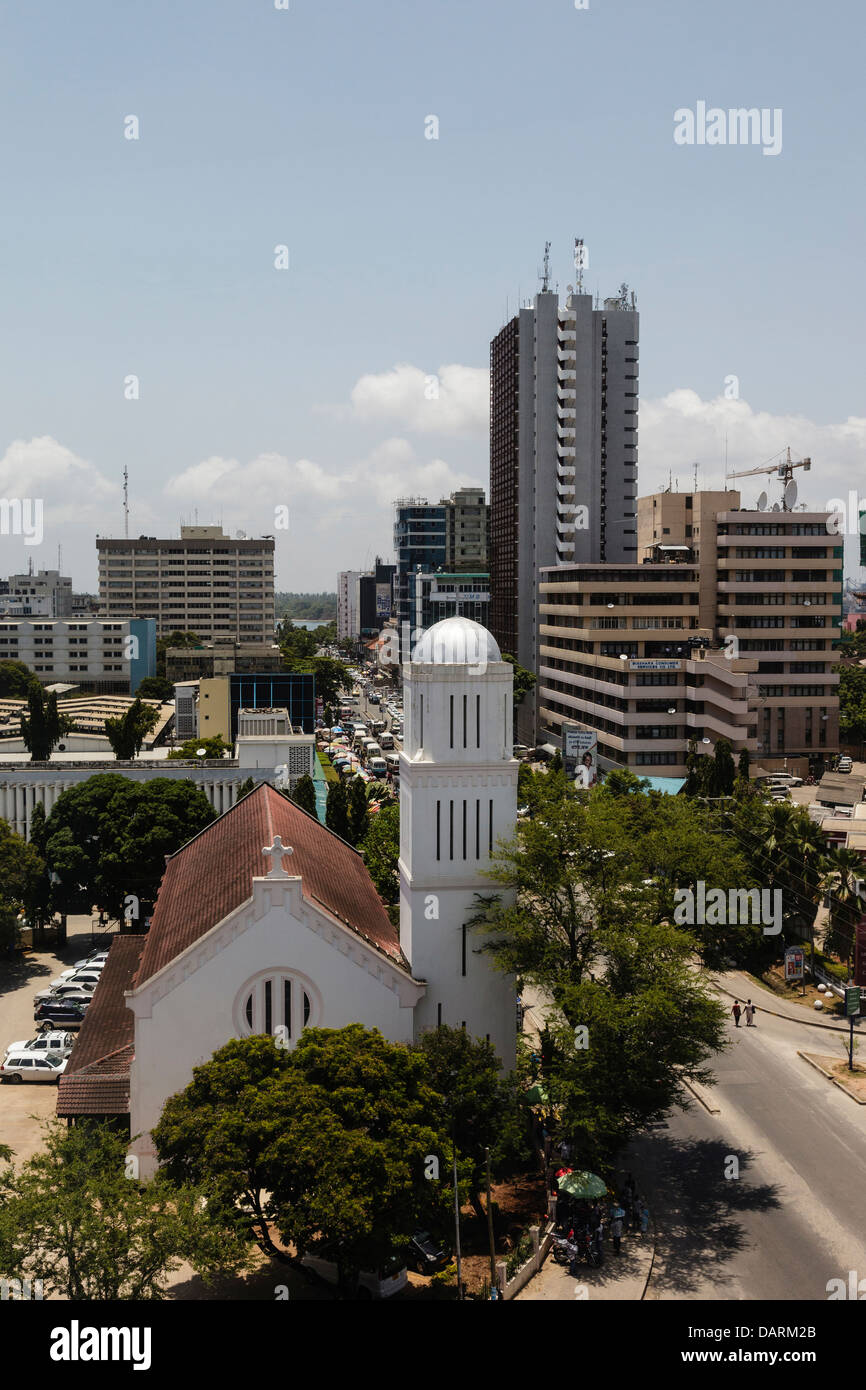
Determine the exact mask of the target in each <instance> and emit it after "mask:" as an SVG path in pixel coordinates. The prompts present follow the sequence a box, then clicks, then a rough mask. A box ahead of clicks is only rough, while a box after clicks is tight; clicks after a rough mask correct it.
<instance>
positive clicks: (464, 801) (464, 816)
mask: <svg viewBox="0 0 866 1390" xmlns="http://www.w3.org/2000/svg"><path fill="white" fill-rule="evenodd" d="M463 858H464V859H465V858H466V798H465V797H464V798H463Z"/></svg>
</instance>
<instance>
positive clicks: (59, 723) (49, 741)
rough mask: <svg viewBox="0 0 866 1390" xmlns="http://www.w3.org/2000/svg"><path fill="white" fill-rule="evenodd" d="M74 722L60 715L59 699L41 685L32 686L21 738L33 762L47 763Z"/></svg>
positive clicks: (22, 723)
mask: <svg viewBox="0 0 866 1390" xmlns="http://www.w3.org/2000/svg"><path fill="white" fill-rule="evenodd" d="M71 728H72V721H71V720H70V719H68V718H67V717H66V715H63V714H61V713H60V712H59V710H58V708H57V695H56V694H55V692H54V691H53V690H52V691H51V692H50V694H48V693H46V692H45V691H44V690H43V689H42V686H41V685H38V684H37V685H35V686H31V688H30V691H29V693H28V696H27V713H26V714H23V713H22V715H21V737H22V738H23V740H24V747H25V748H26V749H27V751H28V753H29V754H30V760H31V762H34V763H37V762H47V761H48V759H49V758H50V757H51V754H52V753H53V752H54V749H55V748H56V746H57V744H58V743H59V742H60V740H61V739H62V738H63V735H64V734H67V733H69V730H70V729H71Z"/></svg>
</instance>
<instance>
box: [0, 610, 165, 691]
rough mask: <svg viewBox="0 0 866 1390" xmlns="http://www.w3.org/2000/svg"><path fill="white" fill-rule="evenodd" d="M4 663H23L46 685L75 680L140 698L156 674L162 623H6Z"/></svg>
mask: <svg viewBox="0 0 866 1390" xmlns="http://www.w3.org/2000/svg"><path fill="white" fill-rule="evenodd" d="M0 661H23V662H24V664H25V666H29V667H30V669H31V670H32V671H34V672H35V674H36V675H37V677H38V678H39V680H40V681H41V682H42V684H43V685H52V684H53V683H55V682H56V681H69V682H70V683H71V684H73V685H77V686H81V687H85V688H89V689H91V690H95V691H105V692H109V691H116V692H122V693H124V694H134V693H135V691H136V690H137V689H138V686H139V685H140V683H141V681H143V680H144V678H145V677H146V676H153V675H155V674H156V624H155V622H154V620H153V619H152V618H117V619H108V618H90V619H88V618H37V617H33V618H18V619H8V618H7V619H2V620H0Z"/></svg>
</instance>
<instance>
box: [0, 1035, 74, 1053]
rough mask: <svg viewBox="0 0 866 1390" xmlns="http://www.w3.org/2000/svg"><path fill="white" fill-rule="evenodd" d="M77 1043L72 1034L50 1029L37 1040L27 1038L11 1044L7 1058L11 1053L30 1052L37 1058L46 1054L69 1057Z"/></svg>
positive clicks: (7, 1050) (7, 1051) (36, 1038)
mask: <svg viewBox="0 0 866 1390" xmlns="http://www.w3.org/2000/svg"><path fill="white" fill-rule="evenodd" d="M74 1042H75V1039H74V1037H73V1036H72V1034H71V1033H64V1032H62V1031H61V1030H60V1029H55V1028H50V1029H48V1030H47V1031H46V1032H44V1033H40V1034H39V1035H38V1037H35V1038H25V1039H23V1041H20V1042H13V1043H10V1044H9V1046H8V1047H7V1049H6V1056H7V1057H8V1055H9V1053H10V1052H16V1053H17V1052H30V1053H34V1054H35V1055H36V1056H44V1055H45V1053H46V1052H55V1053H56V1054H57V1056H58V1057H68V1056H69V1054H70V1052H71V1051H72V1044H73V1043H74Z"/></svg>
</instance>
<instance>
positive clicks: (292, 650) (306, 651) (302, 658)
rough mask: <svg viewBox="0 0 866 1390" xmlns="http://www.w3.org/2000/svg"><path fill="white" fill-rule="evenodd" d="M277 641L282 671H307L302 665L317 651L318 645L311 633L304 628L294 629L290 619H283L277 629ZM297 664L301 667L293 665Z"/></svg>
mask: <svg viewBox="0 0 866 1390" xmlns="http://www.w3.org/2000/svg"><path fill="white" fill-rule="evenodd" d="M277 641H278V643H279V645H280V650H281V651H282V653H283V669H284V670H286V671H296V670H299V669H303V670H307V667H306V666H305V665H303V663H305V662H308V661H310V660H311V659H312V658H313V657H314V656H315V655H316V652H317V651H318V649H319V643H318V641H317V639H316V637H315V636H314V634H313V633H312V632H309V631H308V630H307V628H305V627H295V625H294V623H293V622H292V620H291V618H284V619H283V621H282V622H281V623H280V625H279V627H278V628H277ZM296 662H299V663H301V666H298V665H295V664H294V663H296Z"/></svg>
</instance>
